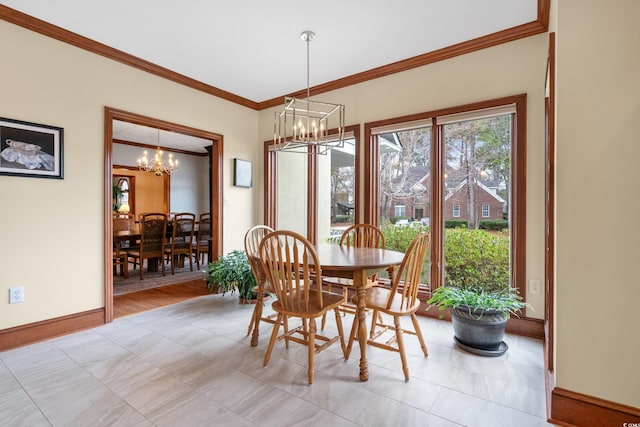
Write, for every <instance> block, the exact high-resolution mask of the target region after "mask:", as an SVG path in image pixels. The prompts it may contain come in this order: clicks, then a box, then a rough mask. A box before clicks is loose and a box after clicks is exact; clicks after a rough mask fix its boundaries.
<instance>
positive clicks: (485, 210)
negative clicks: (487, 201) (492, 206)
mask: <svg viewBox="0 0 640 427" xmlns="http://www.w3.org/2000/svg"><path fill="white" fill-rule="evenodd" d="M482 218H489V205H482Z"/></svg>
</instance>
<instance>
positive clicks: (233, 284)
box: [204, 249, 256, 300]
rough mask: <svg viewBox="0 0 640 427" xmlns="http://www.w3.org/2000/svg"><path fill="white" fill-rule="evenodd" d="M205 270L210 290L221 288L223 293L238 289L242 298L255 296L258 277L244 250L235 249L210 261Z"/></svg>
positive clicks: (246, 298)
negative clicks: (252, 269)
mask: <svg viewBox="0 0 640 427" xmlns="http://www.w3.org/2000/svg"><path fill="white" fill-rule="evenodd" d="M204 272H205V274H206V276H207V277H206V278H207V287H208V288H209V290H210V291H212V292H213V291H216V290H221V291H222V294H223V295H224V294H225V293H227V292H231V293H232V294H233V293H234V292H236V291H238V293H239V294H240V298H241V299H242V300H250V299H252V298H253V297H254V295H253V294H254V292H253V289H254V288H255V287H256V279H255V277H254V276H253V272H252V271H251V265H250V264H249V260H248V259H247V254H246V253H245V252H244V251H242V250H239V249H235V250H233V251H231V252H229V253H228V254H226V255H224V256H221V257H219V258H218V259H217V260H216V261H214V262H210V263H209V264H208V265H207V266H206V267H205V270H204Z"/></svg>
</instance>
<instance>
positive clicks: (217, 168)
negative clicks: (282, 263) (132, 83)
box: [104, 107, 223, 323]
mask: <svg viewBox="0 0 640 427" xmlns="http://www.w3.org/2000/svg"><path fill="white" fill-rule="evenodd" d="M118 122H123V123H126V124H131V125H137V126H144V127H149V128H154V129H156V132H158V131H163V132H171V133H173V134H175V135H177V136H185V137H187V138H188V137H195V138H200V139H203V140H207V144H208V145H207V146H206V147H205V148H206V151H207V153H206V154H204V155H205V156H206V157H207V158H208V168H207V169H208V171H207V172H206V175H208V176H206V177H204V180H205V181H206V183H207V185H206V186H207V187H208V188H207V190H208V200H206V203H204V205H205V206H206V207H207V208H208V212H210V213H211V231H212V233H211V236H212V237H211V240H210V242H211V243H210V255H211V258H212V259H216V258H217V257H218V256H220V255H221V251H222V224H223V222H222V173H223V171H222V168H223V165H222V152H223V136H222V135H220V134H216V133H213V132H208V131H204V130H201V129H195V128H191V127H188V126H184V125H180V124H177V123H172V122H167V121H164V120H160V119H155V118H152V117H147V116H142V115H139V114H135V113H130V112H126V111H122V110H117V109H114V108H110V107H105V119H104V153H105V162H104V163H105V167H104V200H105V203H104V207H105V209H104V230H105V232H104V241H105V243H104V254H105V257H104V271H105V274H104V276H105V277H104V283H105V291H104V292H105V293H104V295H105V323H109V322H111V321H113V318H114V294H113V281H114V280H113V277H114V276H113V243H112V242H113V194H112V191H113V168H114V144H116V143H119V142H120V143H121V142H122V141H117V140H114V123H118ZM155 143H156V141H153V142H151V141H150V142H149V143H148V144H145V143H141V142H131V143H129V144H128V145H139V146H140V147H145V148H148V147H149V146H151V148H152V149H155V148H156V146H155ZM140 150H142V149H141V148H140ZM171 151H173V152H177V153H181V152H182V153H188V152H187V151H186V150H185V149H181V148H180V147H179V146H178V147H175V148H171ZM116 166H117V165H116ZM177 173H179V172H177ZM203 198H204V199H207V197H206V196H205V197H203ZM166 210H167V212H169V210H170V206H169V205H167V209H166Z"/></svg>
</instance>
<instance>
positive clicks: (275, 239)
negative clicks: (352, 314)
mask: <svg viewBox="0 0 640 427" xmlns="http://www.w3.org/2000/svg"><path fill="white" fill-rule="evenodd" d="M259 253H260V263H261V265H262V269H263V271H264V273H265V274H266V277H267V280H268V281H269V283H270V284H271V287H272V288H273V290H274V292H275V294H276V297H277V300H276V301H274V302H273V304H272V307H273V310H274V311H275V312H276V313H278V317H277V320H276V322H275V323H274V325H273V331H272V333H271V339H270V340H269V346H268V348H267V352H266V354H265V356H264V366H267V365H268V364H269V359H270V358H271V352H272V350H273V346H274V344H275V342H276V341H279V340H281V339H285V342H286V343H287V346H288V342H289V341H293V342H297V343H300V344H303V345H306V346H307V354H308V356H307V357H308V372H307V374H308V380H309V384H313V377H314V358H315V354H316V353H319V352H321V351H323V350H325V349H327V348H328V347H329V346H331V345H332V344H333V343H335V342H336V341H338V340H339V341H340V345H341V347H342V352H343V354H345V353H344V352H345V340H344V334H343V330H342V320H341V316H340V313H339V312H338V308H339V307H340V304H342V303H343V302H344V295H343V294H334V293H331V292H327V291H324V290H323V289H322V281H321V277H322V268H321V267H320V261H319V260H318V255H317V254H316V251H315V249H314V248H313V246H312V245H311V243H310V242H309V241H308V240H307V239H306V238H305V237H303V236H302V235H300V234H298V233H296V232H293V231H286V230H279V231H274V232H272V233H269V234H267V235H266V236H265V237H264V238H263V239H262V242H261V243H260V249H259ZM331 310H333V311H334V313H335V317H336V325H337V327H338V335H337V336H334V337H326V336H323V335H320V334H317V333H316V319H317V318H319V317H322V315H323V314H324V313H326V312H328V311H331ZM290 317H296V318H300V319H301V321H302V325H300V326H299V327H297V328H294V329H291V330H289V329H288V319H289V318H290ZM281 324H282V325H283V326H284V334H283V335H278V332H279V329H280V325H281Z"/></svg>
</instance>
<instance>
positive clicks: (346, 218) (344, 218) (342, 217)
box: [334, 215, 353, 223]
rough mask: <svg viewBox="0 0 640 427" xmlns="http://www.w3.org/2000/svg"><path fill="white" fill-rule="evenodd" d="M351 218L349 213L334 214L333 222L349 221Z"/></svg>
mask: <svg viewBox="0 0 640 427" xmlns="http://www.w3.org/2000/svg"><path fill="white" fill-rule="evenodd" d="M351 220H353V217H352V216H351V215H336V218H335V221H334V222H340V223H342V222H351Z"/></svg>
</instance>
